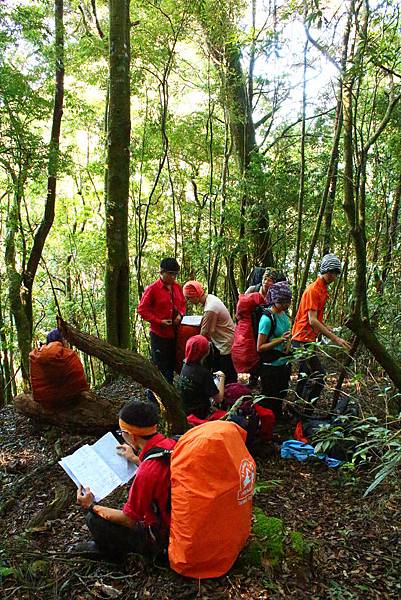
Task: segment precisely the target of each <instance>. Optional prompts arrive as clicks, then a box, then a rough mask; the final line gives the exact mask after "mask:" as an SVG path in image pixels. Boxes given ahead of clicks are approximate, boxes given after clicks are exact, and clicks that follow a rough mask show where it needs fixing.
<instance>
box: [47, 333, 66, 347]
mask: <svg viewBox="0 0 401 600" xmlns="http://www.w3.org/2000/svg"><path fill="white" fill-rule="evenodd" d="M62 341H63V336H62V335H61V331H60V329H52V330H51V331H49V333H48V334H47V336H46V344H51V342H62Z"/></svg>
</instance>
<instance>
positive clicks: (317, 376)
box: [292, 254, 350, 403]
mask: <svg viewBox="0 0 401 600" xmlns="http://www.w3.org/2000/svg"><path fill="white" fill-rule="evenodd" d="M319 271H320V272H319V276H318V278H317V279H316V281H314V282H313V283H311V284H310V285H308V287H307V288H306V289H305V291H304V293H303V294H302V298H301V301H300V303H299V307H298V312H297V315H296V317H295V321H294V326H293V328H292V345H293V346H294V348H302V347H308V345H309V346H310V345H311V344H313V343H314V342H316V340H317V338H318V336H319V335H324V336H326V337H327V338H329V339H330V340H331V341H332V342H333V344H336V345H337V346H340V347H341V348H343V349H344V350H346V351H348V350H350V345H349V343H348V342H347V341H346V340H344V339H342V338H341V337H339V336H338V335H336V334H335V333H334V331H333V330H332V329H331V328H330V327H328V326H327V325H326V324H325V322H324V321H323V315H324V309H325V306H326V302H327V299H328V297H329V292H328V286H329V285H330V284H331V283H333V282H334V281H335V280H336V279H337V277H338V275H339V274H340V273H341V262H340V259H339V258H338V257H337V256H336V255H335V254H326V255H325V256H323V258H322V260H321V263H320V269H319ZM325 374H326V371H325V369H324V367H323V365H322V363H321V362H320V360H319V358H318V356H317V355H316V353H315V352H314V353H313V354H312V355H309V356H307V357H305V358H301V360H300V363H299V374H298V382H297V387H296V392H297V394H298V396H299V397H300V398H303V399H304V400H306V401H307V402H314V403H316V401H317V400H318V398H319V396H320V394H321V392H322V390H323V388H324V376H325Z"/></svg>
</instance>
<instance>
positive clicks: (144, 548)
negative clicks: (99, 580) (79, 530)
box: [85, 511, 163, 561]
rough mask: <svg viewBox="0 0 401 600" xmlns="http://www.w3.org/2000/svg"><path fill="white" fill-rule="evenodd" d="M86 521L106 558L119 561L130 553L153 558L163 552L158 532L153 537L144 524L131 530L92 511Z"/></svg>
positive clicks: (87, 515) (88, 513) (138, 524)
mask: <svg viewBox="0 0 401 600" xmlns="http://www.w3.org/2000/svg"><path fill="white" fill-rule="evenodd" d="M85 520H86V524H87V526H88V528H89V530H90V532H91V534H92V538H93V539H94V541H95V542H96V545H97V547H98V548H99V550H100V552H101V553H102V554H103V555H104V557H105V558H109V559H111V560H113V561H119V560H123V559H124V557H125V556H126V555H127V554H129V553H130V552H135V553H136V554H141V555H142V556H145V557H147V558H151V557H154V556H156V555H157V554H158V553H159V552H161V551H162V550H163V542H162V537H161V536H160V535H159V534H157V532H156V535H155V534H154V535H153V536H152V535H151V533H150V531H149V528H148V527H146V526H145V525H144V524H142V523H137V524H136V525H135V527H133V528H132V529H131V528H129V527H124V525H118V524H117V523H113V522H112V521H108V520H107V519H103V518H102V517H100V516H99V515H97V514H95V513H93V512H91V511H89V512H87V514H86V518H85Z"/></svg>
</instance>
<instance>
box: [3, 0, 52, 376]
mask: <svg viewBox="0 0 401 600" xmlns="http://www.w3.org/2000/svg"><path fill="white" fill-rule="evenodd" d="M63 15H64V7H63V0H55V4H54V20H55V59H56V65H55V67H56V74H55V80H56V81H55V93H54V106H53V120H52V130H51V135H50V144H49V160H48V179H47V197H46V203H45V210H44V214H43V218H42V221H41V223H40V225H39V228H38V230H37V231H36V233H35V236H34V240H33V245H32V249H31V252H30V255H29V259H28V263H27V266H26V269H24V270H23V271H22V274H20V273H18V271H17V269H16V249H15V235H16V231H17V222H18V219H19V206H20V202H21V197H22V185H23V183H24V182H25V179H26V176H25V175H24V173H23V168H21V171H20V173H19V175H18V178H17V181H14V187H15V194H14V202H13V208H12V211H11V214H10V218H9V221H10V225H9V229H8V232H7V239H6V252H5V255H6V265H7V274H8V280H9V296H10V306H11V311H12V313H13V316H14V320H15V326H16V329H17V339H18V348H19V351H20V355H21V371H22V378H23V381H24V387H25V388H27V387H29V360H28V355H29V352H30V350H31V347H32V328H33V314H32V313H33V311H32V288H33V283H34V280H35V275H36V272H37V269H38V266H39V261H40V259H41V256H42V252H43V248H44V245H45V241H46V238H47V235H48V233H49V231H50V229H51V227H52V225H53V221H54V208H55V202H56V182H57V169H58V158H59V143H60V128H61V117H62V114H63V100H64V22H63ZM14 179H15V178H14Z"/></svg>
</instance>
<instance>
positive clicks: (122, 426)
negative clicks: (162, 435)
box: [118, 419, 157, 437]
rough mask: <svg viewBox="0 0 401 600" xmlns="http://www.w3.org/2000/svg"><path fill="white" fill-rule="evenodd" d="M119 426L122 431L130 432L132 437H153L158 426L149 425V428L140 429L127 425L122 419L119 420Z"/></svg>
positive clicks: (136, 426)
mask: <svg viewBox="0 0 401 600" xmlns="http://www.w3.org/2000/svg"><path fill="white" fill-rule="evenodd" d="M118 424H119V425H120V429H122V430H123V431H128V433H131V434H132V435H138V436H139V437H142V436H144V435H152V434H153V433H156V431H157V425H148V426H147V427H139V426H138V425H131V424H130V423H126V422H125V421H123V420H122V419H119V420H118Z"/></svg>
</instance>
